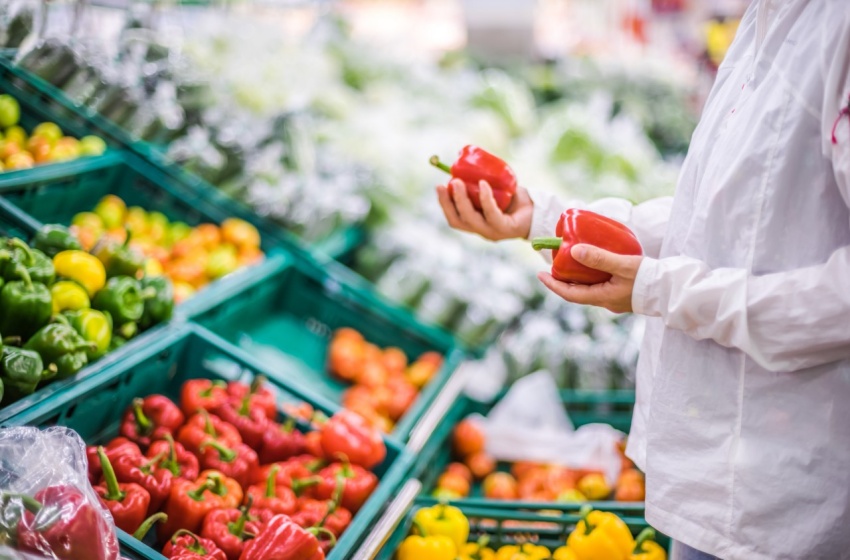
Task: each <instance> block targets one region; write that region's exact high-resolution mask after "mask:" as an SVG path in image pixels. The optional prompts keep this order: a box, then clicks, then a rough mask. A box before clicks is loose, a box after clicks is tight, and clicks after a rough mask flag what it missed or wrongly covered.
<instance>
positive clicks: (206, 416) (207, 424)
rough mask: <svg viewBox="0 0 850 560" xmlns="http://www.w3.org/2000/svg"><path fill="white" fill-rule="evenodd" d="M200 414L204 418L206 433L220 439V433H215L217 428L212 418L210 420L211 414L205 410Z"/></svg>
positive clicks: (199, 411)
mask: <svg viewBox="0 0 850 560" xmlns="http://www.w3.org/2000/svg"><path fill="white" fill-rule="evenodd" d="M198 414H200V415H201V416H203V417H204V432H206V433H207V434H208V435H211V436H212V437H218V432H216V431H215V426H213V423H212V418H210V413H209V411H208V410H206V409H205V408H202V409H200V410H198Z"/></svg>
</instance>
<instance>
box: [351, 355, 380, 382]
mask: <svg viewBox="0 0 850 560" xmlns="http://www.w3.org/2000/svg"><path fill="white" fill-rule="evenodd" d="M354 381H355V382H356V383H357V384H358V385H364V386H366V387H380V386H381V385H385V384H386V383H387V370H386V368H384V365H383V364H382V363H381V362H379V361H372V360H365V361H364V362H363V365H362V366H361V368H360V371H359V372H358V374H357V377H355V378H354Z"/></svg>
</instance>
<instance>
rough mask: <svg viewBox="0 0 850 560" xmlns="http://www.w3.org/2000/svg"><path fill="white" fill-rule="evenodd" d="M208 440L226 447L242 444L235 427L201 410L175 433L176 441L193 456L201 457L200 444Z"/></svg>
mask: <svg viewBox="0 0 850 560" xmlns="http://www.w3.org/2000/svg"><path fill="white" fill-rule="evenodd" d="M209 438H213V439H214V440H216V441H218V442H221V443H223V444H224V445H227V446H228V447H231V446H234V445H237V444H240V443H242V436H240V435H239V431H238V430H237V429H236V428H235V427H233V426H231V425H230V424H228V423H227V422H225V421H224V420H222V419H221V418H219V417H218V416H216V415H214V414H210V413H209V412H207V411H206V410H203V409H202V410H201V412H199V413H198V414H195V415H194V416H192V417H190V418H189V420H188V421H187V422H186V425H185V426H183V427H182V428H180V431H178V432H177V441H178V442H180V443H181V444H182V445H183V447H185V448H186V450H187V451H189V452H190V453H192V454H194V455H195V456H200V455H201V444H202V443H204V442H205V441H206V440H208V439H209Z"/></svg>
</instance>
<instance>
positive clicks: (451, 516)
mask: <svg viewBox="0 0 850 560" xmlns="http://www.w3.org/2000/svg"><path fill="white" fill-rule="evenodd" d="M413 523H414V524H415V525H416V527H417V528H418V529H419V530H420V532H421V533H422V534H423V535H428V536H432V537H433V536H436V535H443V536H446V537H449V538H450V539H451V540H452V542H453V543H455V548H457V550H460V549H462V548H463V545H465V544H466V541H467V539H469V520H468V519H467V518H466V516H465V515H464V514H463V512H462V511H460V510H459V509H458V508H456V507H454V506H448V505H446V504H437V505H436V506H433V507H429V508H422V509H420V510H419V511H417V512H416V515H414V516H413Z"/></svg>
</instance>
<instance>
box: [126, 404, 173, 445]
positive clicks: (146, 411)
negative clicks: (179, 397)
mask: <svg viewBox="0 0 850 560" xmlns="http://www.w3.org/2000/svg"><path fill="white" fill-rule="evenodd" d="M185 420H186V417H185V416H183V413H182V412H180V409H179V408H177V405H176V404H174V403H173V402H172V401H171V399H169V398H168V397H165V396H163V395H151V396H149V397H146V398H144V399H133V404H131V405H130V407H129V408H128V409H127V411H126V412H125V413H124V419H123V421H122V422H121V430H120V431H121V435H122V436H124V437H126V438H127V439H129V440H130V441H133V442H135V443H138V444H139V446H141V447H143V448H144V449H147V448H148V446H150V444H151V442H152V441H153V440H155V439H159V438H161V437H163V436H164V435H165V434H167V433H173V432H174V431H176V430H177V429H178V428H179V427H180V426H182V425H183V422H184V421H185Z"/></svg>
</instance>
